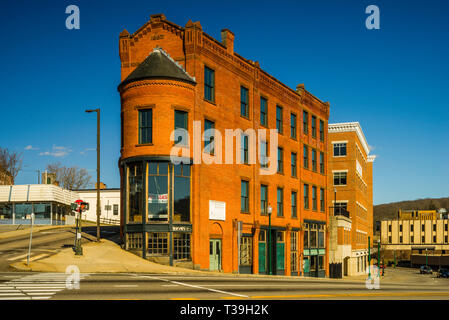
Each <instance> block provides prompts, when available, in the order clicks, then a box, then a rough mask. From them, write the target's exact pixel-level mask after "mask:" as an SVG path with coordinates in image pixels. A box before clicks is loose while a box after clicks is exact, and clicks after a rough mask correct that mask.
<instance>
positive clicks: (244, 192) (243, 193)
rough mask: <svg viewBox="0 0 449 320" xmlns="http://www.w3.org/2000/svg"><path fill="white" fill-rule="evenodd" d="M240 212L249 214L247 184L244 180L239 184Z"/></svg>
mask: <svg viewBox="0 0 449 320" xmlns="http://www.w3.org/2000/svg"><path fill="white" fill-rule="evenodd" d="M240 210H241V211H242V212H246V213H247V212H249V182H248V181H246V180H242V182H241V202H240Z"/></svg>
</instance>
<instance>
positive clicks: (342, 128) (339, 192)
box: [328, 122, 375, 275]
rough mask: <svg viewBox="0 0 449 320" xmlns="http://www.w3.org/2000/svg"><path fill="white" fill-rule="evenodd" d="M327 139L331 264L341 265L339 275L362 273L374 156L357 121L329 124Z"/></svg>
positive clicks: (369, 223)
mask: <svg viewBox="0 0 449 320" xmlns="http://www.w3.org/2000/svg"><path fill="white" fill-rule="evenodd" d="M328 141H329V142H328V148H329V149H328V150H329V151H328V156H329V158H328V162H329V175H328V179H329V180H328V198H329V203H330V204H331V208H330V211H329V214H330V218H329V219H330V223H329V228H330V230H331V235H330V236H331V249H330V257H331V263H341V264H342V275H357V274H362V273H365V272H366V268H367V267H368V238H369V239H370V241H371V245H372V243H373V242H372V241H373V162H374V159H375V156H373V155H370V154H369V147H368V143H367V141H366V138H365V135H364V134H363V131H362V128H361V127H360V124H359V123H358V122H349V123H338V124H329V140H328Z"/></svg>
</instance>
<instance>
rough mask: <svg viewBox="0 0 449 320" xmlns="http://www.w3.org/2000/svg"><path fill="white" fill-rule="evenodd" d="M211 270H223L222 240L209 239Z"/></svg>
mask: <svg viewBox="0 0 449 320" xmlns="http://www.w3.org/2000/svg"><path fill="white" fill-rule="evenodd" d="M209 270H210V271H217V270H221V240H220V239H210V240H209Z"/></svg>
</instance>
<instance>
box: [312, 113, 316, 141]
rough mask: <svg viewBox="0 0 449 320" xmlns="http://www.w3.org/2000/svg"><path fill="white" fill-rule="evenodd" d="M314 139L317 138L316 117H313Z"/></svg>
mask: <svg viewBox="0 0 449 320" xmlns="http://www.w3.org/2000/svg"><path fill="white" fill-rule="evenodd" d="M312 138H316V117H315V116H312Z"/></svg>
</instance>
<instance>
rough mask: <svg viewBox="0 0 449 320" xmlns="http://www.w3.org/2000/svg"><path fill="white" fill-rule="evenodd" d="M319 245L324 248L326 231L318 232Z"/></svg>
mask: <svg viewBox="0 0 449 320" xmlns="http://www.w3.org/2000/svg"><path fill="white" fill-rule="evenodd" d="M318 247H319V248H324V247H325V245H324V231H321V230H320V231H319V232H318Z"/></svg>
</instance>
